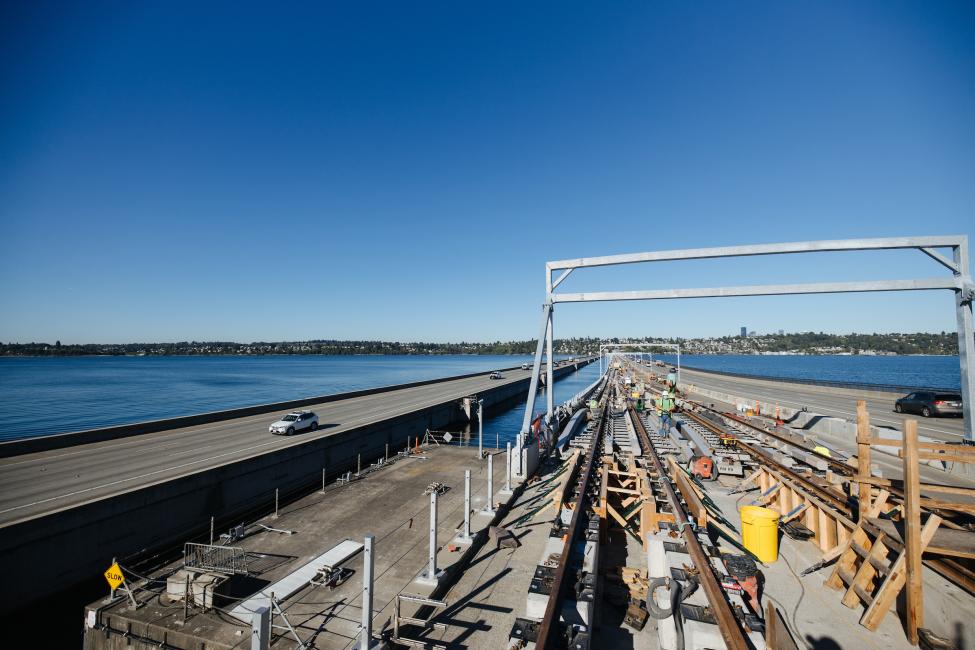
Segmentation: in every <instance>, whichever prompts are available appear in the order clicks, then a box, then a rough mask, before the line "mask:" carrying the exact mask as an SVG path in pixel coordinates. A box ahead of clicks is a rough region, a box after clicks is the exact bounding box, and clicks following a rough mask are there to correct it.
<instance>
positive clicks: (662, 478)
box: [628, 407, 751, 650]
mask: <svg viewBox="0 0 975 650" xmlns="http://www.w3.org/2000/svg"><path fill="white" fill-rule="evenodd" d="M628 413H629V415H630V419H631V421H632V422H633V427H634V429H635V430H636V434H637V438H638V439H639V441H640V446H641V448H642V450H643V457H644V458H645V459H647V460H649V461H650V463H651V464H652V466H653V469H654V471H655V472H656V478H657V479H658V483H657V484H658V485H659V486H660V487H661V488H662V489H663V491H664V494H665V496H666V498H667V501H668V503H669V505H670V508H671V512H672V513H673V515H674V520H675V524H676V528H677V530H678V531H680V534H681V536H682V537H683V539H684V544H685V545H686V548H687V552H688V554H689V555H690V556H691V560H692V561H693V563H694V566H695V567H696V568H697V570H698V571H699V579H700V585H701V588H702V589H703V590H704V593H705V595H706V596H707V599H708V603H709V604H710V607H711V612H712V614H713V615H714V618H715V621H716V623H717V625H718V628H719V630H720V631H721V637H722V639H723V640H724V642H725V645H726V647H728V648H730V649H731V650H747V649H748V648H750V647H751V646H750V644H749V643H748V640H747V639H746V638H745V633H744V631H743V630H742V628H741V625H740V624H739V622H738V618H737V617H736V616H735V613H734V611H732V609H731V605H730V603H729V602H728V600H727V598H726V597H725V593H724V589H723V588H722V587H721V584H720V583H719V582H718V578H717V576H716V575H715V573H714V570H713V568H712V563H711V559H710V558H709V556H708V555H707V554H706V553H705V551H704V548H703V547H702V546H701V543H700V541H699V540H698V538H697V533H696V532H695V530H694V527H693V525H692V523H691V521H690V519H689V517H688V513H687V511H686V510H685V509H684V505H683V503H682V502H681V500H680V498H679V497H678V496H677V492H676V491H675V489H674V485H673V483H672V482H671V480H670V478H669V475H668V473H667V470H666V468H665V466H664V463H663V461H662V460H661V458H660V454H659V453H658V452H657V449H656V448H655V447H654V445H653V444H652V442H651V438H650V435H649V434H648V433H647V429H646V426H645V425H644V423H643V420H642V418H640V417H639V416H638V415H637V413H636V412H635V411H634V410H633V408H632V407H630V408H629V409H628Z"/></svg>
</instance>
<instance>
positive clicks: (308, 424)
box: [268, 411, 318, 436]
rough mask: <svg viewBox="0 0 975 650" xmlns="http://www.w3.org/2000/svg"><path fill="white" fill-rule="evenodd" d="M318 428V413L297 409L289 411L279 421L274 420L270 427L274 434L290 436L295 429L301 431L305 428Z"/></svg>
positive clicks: (311, 429)
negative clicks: (292, 411)
mask: <svg viewBox="0 0 975 650" xmlns="http://www.w3.org/2000/svg"><path fill="white" fill-rule="evenodd" d="M317 428H318V416H317V415H315V414H314V413H312V412H311V411H295V412H294V413H288V414H287V415H286V416H284V417H283V418H281V419H280V420H278V421H277V422H272V423H271V426H270V427H268V431H270V432H271V433H274V434H281V435H286V436H290V435H291V434H292V433H294V432H295V431H301V430H303V429H308V430H309V431H314V430H315V429H317Z"/></svg>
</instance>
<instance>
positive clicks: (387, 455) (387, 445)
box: [383, 442, 389, 462]
mask: <svg viewBox="0 0 975 650" xmlns="http://www.w3.org/2000/svg"><path fill="white" fill-rule="evenodd" d="M387 460H389V443H388V442H387V443H386V454H385V455H384V456H383V462H385V461H387Z"/></svg>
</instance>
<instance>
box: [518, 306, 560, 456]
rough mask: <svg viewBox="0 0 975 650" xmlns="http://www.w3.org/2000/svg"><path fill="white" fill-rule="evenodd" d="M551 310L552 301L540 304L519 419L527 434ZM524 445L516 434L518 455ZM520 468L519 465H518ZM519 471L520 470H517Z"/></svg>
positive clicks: (530, 423)
mask: <svg viewBox="0 0 975 650" xmlns="http://www.w3.org/2000/svg"><path fill="white" fill-rule="evenodd" d="M551 312H552V303H551V302H548V301H546V302H545V304H544V305H543V306H542V327H541V328H540V331H539V332H538V344H537V345H536V346H535V364H534V365H533V366H532V379H531V383H530V384H529V386H528V401H527V402H526V404H525V417H524V418H523V419H522V421H521V433H522V435H527V434H528V431H529V428H530V427H531V425H532V416H533V415H534V414H535V394H536V393H537V392H538V377H539V375H540V374H541V372H542V352H543V351H544V350H545V331H546V330H547V329H548V316H549V314H550V313H551ZM523 445H524V441H523V440H522V436H518V457H519V458H520V457H521V448H522V446H523ZM519 468H520V465H519ZM519 473H520V472H519Z"/></svg>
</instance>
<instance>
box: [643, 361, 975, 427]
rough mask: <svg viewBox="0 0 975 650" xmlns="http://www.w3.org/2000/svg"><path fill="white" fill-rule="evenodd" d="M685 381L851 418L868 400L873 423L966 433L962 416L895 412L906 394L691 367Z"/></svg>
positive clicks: (657, 370)
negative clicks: (911, 421)
mask: <svg viewBox="0 0 975 650" xmlns="http://www.w3.org/2000/svg"><path fill="white" fill-rule="evenodd" d="M653 370H654V372H655V374H657V375H658V376H659V375H660V374H661V372H663V369H661V368H654V369H653ZM664 374H666V373H664ZM681 381H682V382H683V383H685V384H690V385H691V386H694V387H697V388H704V389H708V390H713V391H718V392H724V393H731V394H736V395H742V396H747V397H750V398H752V399H756V400H761V401H764V402H771V403H776V404H780V405H781V406H782V407H783V408H790V409H802V408H803V407H806V408H807V409H808V410H810V411H813V412H815V413H821V414H822V415H830V416H833V417H838V418H843V419H847V420H856V403H857V400H861V399H862V400H865V401H866V402H867V409H868V410H869V411H870V422H871V424H874V425H876V426H884V427H893V428H896V429H898V430H902V429H903V422H904V420H905V419H908V418H911V419H915V420H917V421H918V433H920V434H921V435H923V436H930V437H931V438H936V439H938V440H945V441H948V442H958V441H960V440H961V439H962V437H963V435H964V422H963V421H962V419H961V418H924V417H921V416H920V415H917V414H916V413H912V414H906V413H905V414H901V413H895V412H894V401H895V400H897V399H898V398H899V397H903V396H904V395H905V394H906V393H891V392H886V391H878V390H863V389H854V388H838V387H833V386H818V385H815V384H799V383H791V382H788V381H781V380H776V379H773V378H770V379H754V378H752V377H735V376H730V375H719V374H715V373H710V372H707V371H703V370H691V369H688V368H681Z"/></svg>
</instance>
